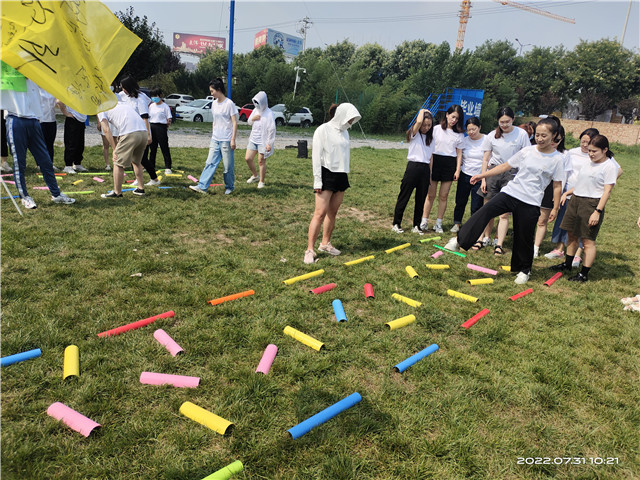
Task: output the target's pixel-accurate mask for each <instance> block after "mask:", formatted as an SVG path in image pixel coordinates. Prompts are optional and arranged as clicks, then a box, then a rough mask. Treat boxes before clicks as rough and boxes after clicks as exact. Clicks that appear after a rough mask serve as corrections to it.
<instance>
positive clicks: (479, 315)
mask: <svg viewBox="0 0 640 480" xmlns="http://www.w3.org/2000/svg"><path fill="white" fill-rule="evenodd" d="M487 313H489V309H488V308H483V309H482V310H480V311H479V312H478V313H476V314H475V315H474V316H473V317H471V318H470V319H469V320H467V321H466V322H464V323H463V324H462V325H460V326H461V327H464V328H467V329H468V328H469V327H472V326H473V325H474V324H475V323H476V322H477V321H478V320H480V319H481V318H482V317H484V316H485V315H486V314H487Z"/></svg>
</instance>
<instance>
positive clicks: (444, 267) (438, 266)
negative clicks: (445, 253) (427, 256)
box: [425, 252, 449, 270]
mask: <svg viewBox="0 0 640 480" xmlns="http://www.w3.org/2000/svg"><path fill="white" fill-rule="evenodd" d="M438 253H442V252H438ZM425 265H426V267H427V268H429V269H431V270H447V269H448V268H449V265H444V264H442V265H441V264H438V263H426V264H425Z"/></svg>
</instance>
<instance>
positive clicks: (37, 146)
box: [7, 115, 60, 198]
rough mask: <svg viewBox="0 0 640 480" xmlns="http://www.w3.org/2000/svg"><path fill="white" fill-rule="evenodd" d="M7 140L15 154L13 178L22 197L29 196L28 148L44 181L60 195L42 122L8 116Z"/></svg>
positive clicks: (13, 154)
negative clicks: (26, 175)
mask: <svg viewBox="0 0 640 480" xmlns="http://www.w3.org/2000/svg"><path fill="white" fill-rule="evenodd" d="M7 141H8V143H9V149H10V150H11V155H12V156H13V179H14V181H15V182H16V187H17V189H18V193H19V194H20V197H21V198H24V197H28V196H30V195H29V192H28V191H27V183H26V182H25V178H24V176H25V173H26V170H27V149H29V151H30V152H31V154H32V155H33V158H34V159H35V160H36V164H37V165H38V166H39V167H40V173H42V177H43V178H44V182H45V183H46V184H47V187H49V192H51V195H52V196H54V197H57V196H58V195H60V189H59V188H58V182H57V181H56V177H55V174H54V173H53V162H52V161H51V157H50V156H49V151H48V150H47V146H46V144H45V143H44V135H43V134H42V128H41V127H40V122H39V121H38V120H36V119H35V118H22V117H16V116H14V115H9V116H7Z"/></svg>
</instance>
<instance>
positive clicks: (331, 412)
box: [287, 392, 362, 439]
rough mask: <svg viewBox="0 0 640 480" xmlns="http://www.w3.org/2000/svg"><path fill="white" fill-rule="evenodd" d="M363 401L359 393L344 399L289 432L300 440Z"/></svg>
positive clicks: (292, 436)
mask: <svg viewBox="0 0 640 480" xmlns="http://www.w3.org/2000/svg"><path fill="white" fill-rule="evenodd" d="M360 400H362V396H360V394H359V393H358V392H355V393H352V394H351V395H349V396H348V397H346V398H343V399H342V400H340V401H339V402H337V403H334V404H333V405H331V406H330V407H327V408H325V409H324V410H322V411H321V412H318V413H316V414H315V415H313V416H312V417H309V418H307V419H306V420H305V421H304V422H300V423H299V424H298V425H296V426H295V427H292V428H290V429H289V430H287V431H288V432H289V434H290V435H291V438H293V439H296V438H300V437H301V436H303V435H304V434H306V433H309V432H310V431H311V430H312V429H314V428H315V427H317V426H319V425H322V424H323V423H325V422H326V421H327V420H331V419H332V418H333V417H335V416H336V415H338V414H340V413H342V412H344V411H345V410H348V409H349V408H351V407H353V406H354V405H356V404H357V403H358V402H360Z"/></svg>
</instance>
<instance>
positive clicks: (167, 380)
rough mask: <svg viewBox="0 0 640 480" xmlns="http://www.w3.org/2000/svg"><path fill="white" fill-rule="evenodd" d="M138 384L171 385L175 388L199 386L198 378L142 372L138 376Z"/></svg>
mask: <svg viewBox="0 0 640 480" xmlns="http://www.w3.org/2000/svg"><path fill="white" fill-rule="evenodd" d="M140 383H144V384H145V385H171V386H172V387H177V388H196V387H197V386H198V385H199V384H200V377H188V376H186V375H171V374H169V373H155V372H142V373H141V374H140Z"/></svg>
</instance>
